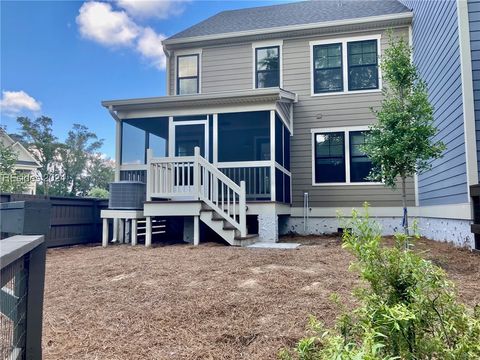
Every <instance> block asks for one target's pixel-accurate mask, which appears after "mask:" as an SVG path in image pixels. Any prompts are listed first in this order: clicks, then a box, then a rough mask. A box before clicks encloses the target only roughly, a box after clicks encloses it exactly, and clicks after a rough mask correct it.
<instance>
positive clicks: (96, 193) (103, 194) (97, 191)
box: [88, 187, 110, 199]
mask: <svg viewBox="0 0 480 360" xmlns="http://www.w3.org/2000/svg"><path fill="white" fill-rule="evenodd" d="M109 195H110V193H109V192H108V190H106V189H102V188H98V187H94V188H92V189H90V191H89V192H88V196H89V197H93V198H98V199H108V197H109Z"/></svg>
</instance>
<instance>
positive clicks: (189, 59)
mask: <svg viewBox="0 0 480 360" xmlns="http://www.w3.org/2000/svg"><path fill="white" fill-rule="evenodd" d="M199 59H200V57H199V55H198V54H195V55H181V56H177V95H188V94H198V92H199V84H200V83H199V71H198V69H199Z"/></svg>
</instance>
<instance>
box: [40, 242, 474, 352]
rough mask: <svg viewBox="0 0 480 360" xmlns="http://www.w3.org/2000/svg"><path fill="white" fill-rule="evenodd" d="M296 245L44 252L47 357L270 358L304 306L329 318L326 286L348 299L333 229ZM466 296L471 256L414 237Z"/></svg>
mask: <svg viewBox="0 0 480 360" xmlns="http://www.w3.org/2000/svg"><path fill="white" fill-rule="evenodd" d="M283 241H297V242H302V243H303V244H305V246H302V247H300V248H299V249H297V250H264V249H244V248H234V247H227V246H221V245H218V244H202V245H201V246H199V247H193V246H189V245H168V246H157V247H154V248H152V249H145V248H144V247H142V246H137V247H134V248H132V247H130V246H128V245H123V246H109V247H108V248H106V249H104V248H101V247H84V246H82V247H72V248H63V249H54V250H49V251H48V254H47V274H46V287H45V308H44V334H43V344H44V358H45V359H108V360H113V359H128V360H130V359H249V360H250V359H262V360H263V359H274V358H276V354H277V352H278V351H279V349H281V348H282V347H285V346H292V345H293V344H294V343H295V342H296V341H297V340H298V339H299V338H301V337H302V336H303V335H304V334H305V332H304V330H305V326H306V323H307V319H308V316H309V315H310V314H313V315H315V316H316V317H317V318H318V319H320V320H321V321H323V322H324V323H326V324H327V325H328V326H331V325H333V323H334V319H335V316H336V315H337V314H338V312H339V311H338V309H337V308H336V306H335V305H334V304H332V302H331V301H330V300H329V296H330V294H331V293H333V292H336V293H338V294H339V295H340V296H342V297H343V298H344V299H345V300H344V303H345V304H346V306H347V307H349V306H353V299H352V297H351V296H350V292H351V291H352V289H353V288H354V287H355V286H356V285H358V284H359V280H358V276H357V275H356V274H355V273H352V272H350V271H349V270H348V266H349V264H350V262H351V261H352V260H353V258H352V256H351V255H350V254H349V253H347V252H346V251H345V250H343V249H342V248H341V245H340V241H339V239H338V238H334V237H308V238H287V239H284V240H283ZM416 248H417V249H418V250H420V251H425V250H426V251H428V252H427V253H426V254H425V256H426V257H427V258H430V259H432V260H433V261H434V262H435V263H436V264H437V265H439V266H441V267H442V268H444V269H445V270H446V271H447V272H448V274H449V276H450V279H451V280H453V281H454V282H455V283H456V284H457V287H458V292H459V297H460V299H461V300H462V301H463V302H465V303H466V304H467V305H469V306H473V305H475V304H477V303H480V255H479V254H478V253H477V254H474V253H471V252H469V251H466V250H459V249H455V248H453V247H452V246H450V245H447V244H440V243H435V242H432V241H428V240H422V241H420V242H419V243H418V244H417V247H416Z"/></svg>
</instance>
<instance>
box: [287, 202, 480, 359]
mask: <svg viewBox="0 0 480 360" xmlns="http://www.w3.org/2000/svg"><path fill="white" fill-rule="evenodd" d="M365 214H366V215H365V216H363V217H361V216H359V215H358V213H357V212H356V211H354V212H353V214H352V219H351V220H350V221H349V223H348V224H347V225H346V226H344V228H347V229H349V230H348V231H346V232H345V233H344V235H343V247H344V248H346V249H347V250H349V251H350V252H351V253H353V255H354V256H355V257H356V261H355V263H353V264H352V269H354V270H356V271H358V272H359V273H360V276H361V279H363V280H364V281H365V282H366V284H367V286H364V287H361V288H359V289H357V290H356V291H355V292H354V295H355V296H356V297H357V298H358V300H359V303H360V305H359V306H358V307H357V308H356V309H354V310H353V311H349V312H346V311H344V313H343V314H342V315H341V316H340V317H339V318H338V319H337V325H336V327H335V329H333V330H328V329H324V328H323V326H322V325H321V324H320V323H319V322H318V321H317V320H315V319H314V318H311V319H310V321H309V332H310V333H311V334H309V335H310V336H309V337H307V338H305V339H302V340H300V342H299V343H298V344H297V346H296V348H295V349H293V351H288V350H283V351H281V352H280V354H279V357H280V358H282V359H301V360H313V359H339V360H340V359H342V360H343V359H348V360H350V359H352V360H353V359H359V360H360V359H366V360H369V359H371V360H373V359H408V360H413V359H442V360H449V359H452V360H453V359H480V314H479V313H480V311H478V306H477V308H476V311H473V312H472V311H470V310H469V309H467V308H466V307H465V306H464V305H462V304H460V303H459V302H458V301H457V300H456V292H455V288H454V285H453V283H451V282H450V281H449V280H447V277H446V274H445V272H444V271H443V270H442V269H440V268H439V267H437V266H435V265H434V264H432V262H430V261H428V260H425V259H423V258H422V257H421V256H419V255H418V254H416V253H414V252H413V251H412V250H411V247H412V246H413V245H414V244H413V242H414V240H415V238H412V237H407V236H406V235H404V234H397V235H395V245H394V246H393V247H385V246H382V244H381V242H382V237H381V228H380V226H379V225H378V223H376V222H374V221H372V220H371V219H370V218H369V216H368V208H367V206H365ZM414 230H415V229H414ZM414 232H415V231H414ZM405 244H408V246H405Z"/></svg>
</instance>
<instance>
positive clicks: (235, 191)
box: [147, 147, 247, 237]
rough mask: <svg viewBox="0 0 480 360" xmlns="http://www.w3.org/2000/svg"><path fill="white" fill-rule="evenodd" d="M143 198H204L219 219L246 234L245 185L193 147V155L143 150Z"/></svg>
mask: <svg viewBox="0 0 480 360" xmlns="http://www.w3.org/2000/svg"><path fill="white" fill-rule="evenodd" d="M147 163H148V168H147V200H151V199H152V198H166V199H172V198H175V199H180V198H184V199H185V198H187V199H194V200H201V201H203V202H205V203H206V204H207V205H208V206H209V207H210V208H211V209H213V210H214V211H215V212H216V213H217V214H218V215H220V216H221V217H222V218H223V219H225V220H226V221H228V222H229V223H230V224H231V225H232V226H233V227H234V228H235V229H237V230H238V231H239V232H240V236H242V237H245V236H246V235H247V216H246V209H247V206H246V187H245V181H241V182H240V186H239V185H237V184H236V183H235V182H234V181H232V180H231V179H230V178H229V177H228V176H226V175H225V174H223V173H222V172H221V171H220V170H219V169H217V168H216V167H215V166H213V165H212V164H210V163H209V162H208V161H207V160H206V159H205V158H203V157H202V156H201V155H200V148H198V147H196V148H195V155H194V156H184V157H173V158H153V157H152V153H151V151H150V149H149V150H148V152H147Z"/></svg>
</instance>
